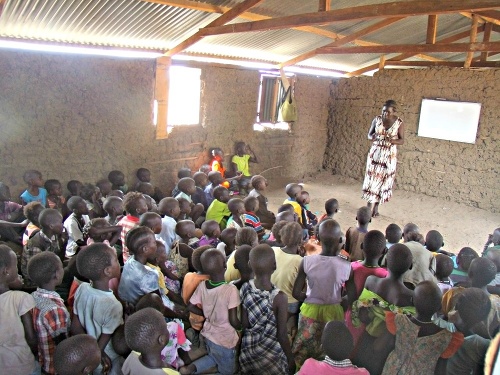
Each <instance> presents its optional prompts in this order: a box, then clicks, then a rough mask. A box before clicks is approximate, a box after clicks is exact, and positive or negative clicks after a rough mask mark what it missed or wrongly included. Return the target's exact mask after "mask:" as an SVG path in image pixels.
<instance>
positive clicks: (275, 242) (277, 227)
mask: <svg viewBox="0 0 500 375" xmlns="http://www.w3.org/2000/svg"><path fill="white" fill-rule="evenodd" d="M278 217H279V216H278ZM288 223H294V221H286V220H280V221H277V222H276V224H274V225H273V227H272V229H271V235H270V236H269V238H273V239H272V240H270V239H267V240H265V241H261V243H265V244H268V245H269V246H271V247H283V242H282V240H281V236H280V231H281V229H282V228H283V227H284V226H285V225H287V224H288ZM297 224H298V223H297ZM299 225H300V224H299ZM301 228H302V227H301ZM302 242H303V241H302ZM304 246H305V245H304ZM320 252H321V251H319V252H318V254H319V253H320ZM308 255H311V254H308Z"/></svg>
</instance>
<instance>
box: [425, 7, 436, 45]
mask: <svg viewBox="0 0 500 375" xmlns="http://www.w3.org/2000/svg"><path fill="white" fill-rule="evenodd" d="M437 20H438V16H437V14H429V17H427V38H426V43H428V44H434V43H436V32H437Z"/></svg>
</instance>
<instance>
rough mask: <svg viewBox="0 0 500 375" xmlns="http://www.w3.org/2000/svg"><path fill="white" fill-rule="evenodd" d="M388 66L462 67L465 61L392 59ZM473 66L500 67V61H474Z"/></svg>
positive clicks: (388, 61) (387, 62)
mask: <svg viewBox="0 0 500 375" xmlns="http://www.w3.org/2000/svg"><path fill="white" fill-rule="evenodd" d="M385 65H386V66H415V67H422V66H450V67H456V68H460V67H462V66H463V65H464V63H463V62H460V61H446V60H441V61H390V60H387V61H386V63H385ZM471 68H500V61H486V62H483V61H472V62H471Z"/></svg>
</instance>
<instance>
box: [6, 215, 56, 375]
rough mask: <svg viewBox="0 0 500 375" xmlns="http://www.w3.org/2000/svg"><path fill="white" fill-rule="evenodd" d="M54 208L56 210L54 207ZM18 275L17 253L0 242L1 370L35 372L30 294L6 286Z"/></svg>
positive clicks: (34, 345) (36, 369) (10, 372)
mask: <svg viewBox="0 0 500 375" xmlns="http://www.w3.org/2000/svg"><path fill="white" fill-rule="evenodd" d="M56 212H57V211H56ZM17 279H18V275H17V257H16V254H15V253H14V251H12V250H11V249H10V248H9V247H8V246H7V245H0V319H1V323H2V329H1V330H0V363H1V364H2V373H5V374H36V373H37V372H38V373H40V368H39V367H38V364H36V362H35V361H36V360H35V357H34V355H33V354H35V355H38V348H37V345H38V344H37V337H36V334H35V330H34V328H33V318H32V315H31V314H32V313H31V311H32V309H33V308H34V307H35V301H34V299H33V297H32V296H31V295H30V294H28V293H25V292H21V291H18V290H10V288H9V285H10V284H12V283H13V282H15V281H16V280H17Z"/></svg>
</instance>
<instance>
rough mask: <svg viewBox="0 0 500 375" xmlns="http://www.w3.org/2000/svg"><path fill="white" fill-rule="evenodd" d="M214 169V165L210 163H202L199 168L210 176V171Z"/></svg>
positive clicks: (199, 170)
mask: <svg viewBox="0 0 500 375" xmlns="http://www.w3.org/2000/svg"><path fill="white" fill-rule="evenodd" d="M211 170H212V167H211V166H210V164H202V165H201V166H200V169H198V172H203V173H205V174H206V175H207V176H208V173H209V172H210V171H211Z"/></svg>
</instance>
